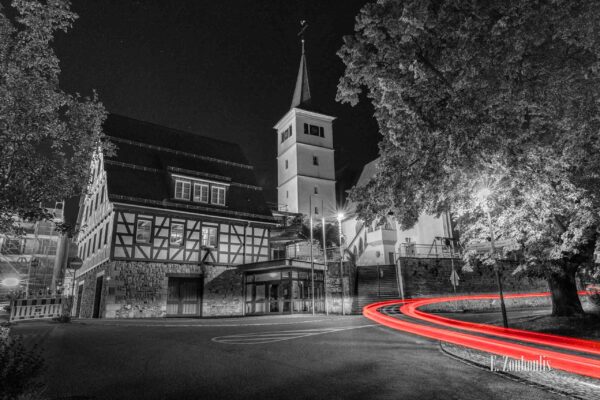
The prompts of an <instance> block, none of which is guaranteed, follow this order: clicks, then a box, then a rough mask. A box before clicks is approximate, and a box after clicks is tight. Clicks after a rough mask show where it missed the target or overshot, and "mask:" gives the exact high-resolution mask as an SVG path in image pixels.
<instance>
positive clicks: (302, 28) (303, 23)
mask: <svg viewBox="0 0 600 400" xmlns="http://www.w3.org/2000/svg"><path fill="white" fill-rule="evenodd" d="M306 28H308V23H307V22H306V20H305V19H303V20H301V21H300V32H298V36H300V42H301V43H302V54H304V31H306Z"/></svg>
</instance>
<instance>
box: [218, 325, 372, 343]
mask: <svg viewBox="0 0 600 400" xmlns="http://www.w3.org/2000/svg"><path fill="white" fill-rule="evenodd" d="M372 326H378V325H377V324H371V325H361V326H352V327H348V328H324V329H323V328H321V329H318V328H317V329H299V330H292V331H271V332H253V333H244V334H239V335H227V336H217V337H214V338H212V339H211V340H212V341H213V342H216V343H223V344H265V343H274V342H281V341H284V340H292V339H302V338H305V337H308V336H316V335H324V334H326V333H335V332H341V331H349V330H352V329H360V328H369V327H372Z"/></svg>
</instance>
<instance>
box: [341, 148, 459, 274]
mask: <svg viewBox="0 0 600 400" xmlns="http://www.w3.org/2000/svg"><path fill="white" fill-rule="evenodd" d="M377 161H378V160H377V159H376V160H374V161H371V162H370V163H368V164H366V165H365V166H364V168H363V171H362V173H361V175H360V177H359V179H358V182H357V183H356V186H358V187H360V186H363V185H366V184H367V183H368V181H369V180H370V179H371V178H372V177H373V176H374V175H375V173H376V172H377ZM346 210H347V212H346V215H345V217H344V219H343V221H342V234H343V236H344V238H345V246H346V249H347V250H348V251H349V252H351V253H352V254H353V255H354V258H355V262H356V264H357V265H365V266H366V265H385V264H395V262H396V260H397V259H398V257H420V258H453V257H456V256H457V254H458V249H457V248H456V240H455V234H454V232H453V229H452V222H451V219H450V215H449V214H448V213H445V214H442V215H441V216H439V217H436V216H433V215H428V214H422V215H421V216H420V217H419V219H418V221H417V223H416V224H415V225H414V226H413V227H412V228H410V229H402V227H401V226H400V224H398V223H397V221H396V220H395V219H394V218H393V217H387V218H386V219H385V220H383V221H378V222H374V223H372V224H370V225H368V224H365V223H364V222H363V221H361V220H360V219H359V218H358V217H357V215H356V205H355V204H353V203H349V204H348V205H347V206H346Z"/></svg>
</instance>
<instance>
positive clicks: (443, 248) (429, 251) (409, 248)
mask: <svg viewBox="0 0 600 400" xmlns="http://www.w3.org/2000/svg"><path fill="white" fill-rule="evenodd" d="M398 250H400V252H399V253H398V254H397V255H396V256H399V257H412V258H460V252H459V251H458V249H456V248H453V247H452V246H447V245H444V244H439V243H435V242H434V243H433V244H416V243H402V244H401V246H400V248H399V249H398Z"/></svg>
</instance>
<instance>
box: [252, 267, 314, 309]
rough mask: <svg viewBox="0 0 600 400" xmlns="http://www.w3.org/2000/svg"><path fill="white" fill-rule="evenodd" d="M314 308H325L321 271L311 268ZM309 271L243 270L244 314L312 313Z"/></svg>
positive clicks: (292, 269) (288, 269) (289, 269)
mask: <svg viewBox="0 0 600 400" xmlns="http://www.w3.org/2000/svg"><path fill="white" fill-rule="evenodd" d="M314 280H315V290H314V296H315V302H314V303H315V311H316V312H325V302H324V291H323V288H324V285H323V272H322V271H315V279H314ZM312 293H313V291H312V279H311V276H310V271H309V272H307V271H306V270H300V269H296V268H286V269H282V270H278V271H272V272H249V273H247V274H246V287H245V307H246V308H245V311H246V314H270V313H279V314H281V313H312V304H313V302H312Z"/></svg>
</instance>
